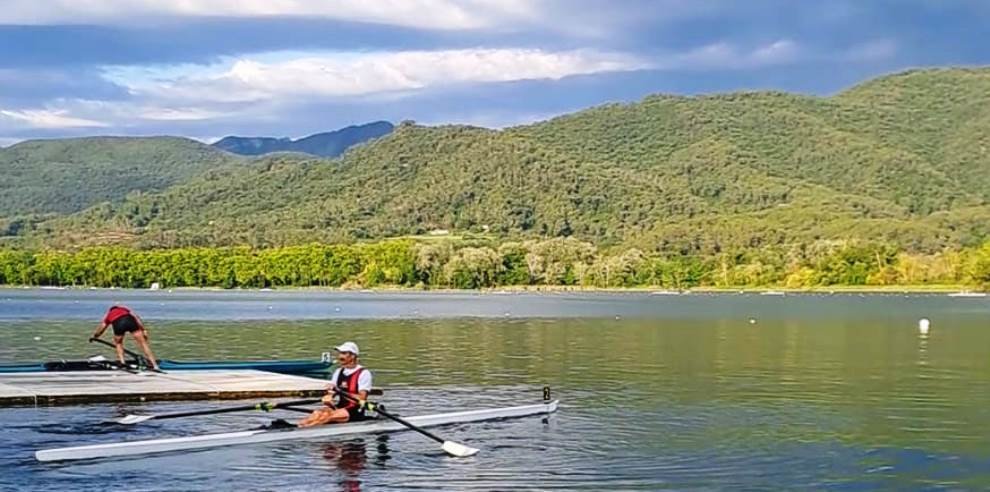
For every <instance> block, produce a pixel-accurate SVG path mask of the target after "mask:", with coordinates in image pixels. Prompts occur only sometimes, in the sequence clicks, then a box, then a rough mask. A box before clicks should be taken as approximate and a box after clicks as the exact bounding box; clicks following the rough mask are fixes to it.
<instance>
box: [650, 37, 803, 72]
mask: <svg viewBox="0 0 990 492" xmlns="http://www.w3.org/2000/svg"><path fill="white" fill-rule="evenodd" d="M801 54H802V49H801V47H800V46H799V45H798V44H797V43H796V42H794V41H792V40H789V39H781V40H778V41H775V42H773V43H770V44H767V45H764V46H757V47H755V48H751V49H743V48H741V47H739V46H736V45H734V44H730V43H724V42H723V43H715V44H710V45H706V46H702V47H700V48H696V49H693V50H690V51H688V52H685V53H676V54H672V55H669V56H666V57H662V59H661V60H660V61H659V62H658V67H659V68H663V69H667V70H692V69H705V70H708V69H746V68H758V67H765V66H771V65H784V64H787V63H792V62H794V61H797V60H798V58H799V57H800V56H801Z"/></svg>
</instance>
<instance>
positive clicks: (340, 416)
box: [296, 342, 371, 427]
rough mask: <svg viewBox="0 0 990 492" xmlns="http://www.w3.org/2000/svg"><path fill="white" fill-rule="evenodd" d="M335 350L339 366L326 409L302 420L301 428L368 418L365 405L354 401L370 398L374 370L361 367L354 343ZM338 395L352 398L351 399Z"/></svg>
mask: <svg viewBox="0 0 990 492" xmlns="http://www.w3.org/2000/svg"><path fill="white" fill-rule="evenodd" d="M335 349H336V350H337V362H338V363H339V364H340V367H338V368H337V370H335V371H334V372H333V376H331V378H330V387H329V389H328V390H327V395H326V396H324V397H323V404H324V405H325V407H324V408H318V409H316V410H314V411H313V413H312V414H310V416H309V417H306V418H305V419H302V420H300V421H299V423H298V424H296V425H298V426H299V427H312V426H314V425H323V424H339V423H343V422H354V421H358V420H364V419H365V418H366V417H365V415H364V405H363V404H361V403H358V402H357V401H355V400H360V401H361V402H364V401H366V400H367V399H368V392H369V391H371V371H369V370H367V369H365V368H364V367H361V365H360V364H358V354H359V353H360V352H359V350H358V346H357V344H355V343H354V342H346V343H344V344H342V345H340V346H339V347H335ZM337 393H342V394H345V395H349V396H350V397H351V398H346V397H344V396H341V395H338V394H337ZM334 397H336V399H335V398H334Z"/></svg>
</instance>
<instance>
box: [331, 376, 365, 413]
mask: <svg viewBox="0 0 990 492" xmlns="http://www.w3.org/2000/svg"><path fill="white" fill-rule="evenodd" d="M362 372H364V368H363V367H359V368H358V370H356V371H354V372H352V373H351V375H350V376H346V375H344V368H341V369H340V373H339V374H337V381H335V383H337V388H338V389H340V391H342V392H344V393H348V394H353V395H357V393H358V378H360V377H361V373H362ZM340 403H341V405H340V407H339V408H357V407H358V404H357V402H355V401H354V400H350V399H347V398H344V397H340Z"/></svg>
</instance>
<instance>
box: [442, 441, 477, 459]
mask: <svg viewBox="0 0 990 492" xmlns="http://www.w3.org/2000/svg"><path fill="white" fill-rule="evenodd" d="M443 450H444V451H445V452H446V453H447V454H449V455H451V456H454V457H456V458H467V457H468V456H474V455H476V454H478V451H480V449H475V448H472V447H469V446H465V445H463V444H460V443H456V442H454V441H444V442H443Z"/></svg>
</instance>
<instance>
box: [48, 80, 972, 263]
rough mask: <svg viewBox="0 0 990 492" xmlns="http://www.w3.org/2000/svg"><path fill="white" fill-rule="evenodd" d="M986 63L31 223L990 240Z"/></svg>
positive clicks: (134, 228)
mask: <svg viewBox="0 0 990 492" xmlns="http://www.w3.org/2000/svg"><path fill="white" fill-rule="evenodd" d="M988 134H990V70H988V69H960V70H924V71H912V72H906V73H902V74H897V75H892V76H888V77H883V78H879V79H876V80H873V81H870V82H867V83H865V84H862V85H860V86H857V87H854V88H852V89H850V90H847V91H844V92H842V93H840V94H838V95H836V96H834V97H829V98H817V97H809V96H801V95H792V94H783V93H776V92H759V93H738V94H725V95H713V96H702V97H674V96H650V97H647V98H645V99H644V100H642V101H640V102H637V103H633V104H610V105H605V106H601V107H596V108H592V109H589V110H586V111H581V112H578V113H574V114H571V115H567V116H563V117H559V118H555V119H552V120H549V121H546V122H541V123H537V124H534V125H527V126H521V127H516V128H511V129H507V130H503V131H495V130H487V129H480V128H471V127H461V126H448V127H420V126H416V125H413V124H409V123H406V124H403V125H400V126H399V127H397V128H396V130H395V131H394V132H393V133H392V134H390V135H388V136H386V137H383V138H381V139H378V140H376V141H374V142H371V143H370V144H368V145H363V146H360V147H357V148H355V149H353V150H351V151H349V152H348V153H346V154H345V155H344V156H342V157H341V158H339V159H334V160H319V159H313V160H299V159H292V160H288V159H282V158H278V157H271V158H265V159H260V160H258V161H256V162H254V163H252V164H251V165H250V166H247V167H243V168H240V169H238V170H237V171H233V170H229V169H220V170H214V171H211V172H208V173H205V174H202V175H199V176H197V177H195V178H192V179H190V180H188V181H185V182H182V183H180V184H177V185H175V186H172V187H170V188H168V189H166V190H165V191H162V192H155V193H141V194H134V195H131V196H128V197H127V198H126V199H125V200H124V201H122V202H119V203H111V204H105V205H101V206H98V207H96V208H92V209H89V210H86V211H83V212H81V213H79V214H75V215H72V216H69V217H65V218H59V219H55V220H52V221H49V222H46V223H44V224H42V225H41V226H40V228H39V230H38V231H36V232H35V233H34V237H36V238H39V239H40V240H44V241H49V242H54V244H60V245H69V244H76V241H77V240H78V238H79V237H80V236H90V237H92V236H93V234H92V233H93V232H94V231H95V232H101V233H104V234H105V236H97V237H102V238H104V239H107V240H112V239H116V238H121V237H125V238H127V239H128V240H129V241H134V240H136V241H137V242H138V243H139V244H143V245H147V246H178V245H202V244H214V245H217V244H245V243H246V244H254V245H282V244H295V243H301V242H309V241H314V240H323V241H353V240H362V239H372V238H382V237H393V236H400V235H408V234H422V233H424V232H427V231H430V230H432V229H448V230H451V231H454V232H463V231H474V232H486V233H488V234H494V235H499V236H509V237H520V236H521V237H547V236H565V235H572V236H575V237H577V238H580V239H584V240H588V241H592V242H595V243H598V244H602V245H606V246H607V245H611V244H625V245H635V246H637V247H640V248H643V249H646V250H660V251H677V252H684V253H713V252H719V251H723V250H726V249H731V248H750V249H752V248H760V247H763V246H766V245H780V244H788V243H794V242H807V241H815V240H819V239H829V238H858V239H868V240H886V241H892V242H896V243H898V244H901V245H903V246H904V247H906V248H908V249H910V250H916V251H935V250H939V249H942V248H945V247H958V246H960V245H973V244H977V243H978V242H979V241H981V240H983V239H984V238H985V237H987V234H988V233H990V154H988V153H987V152H988V144H990V142H988V140H987V139H988V138H990V137H988V136H987V135H988Z"/></svg>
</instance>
